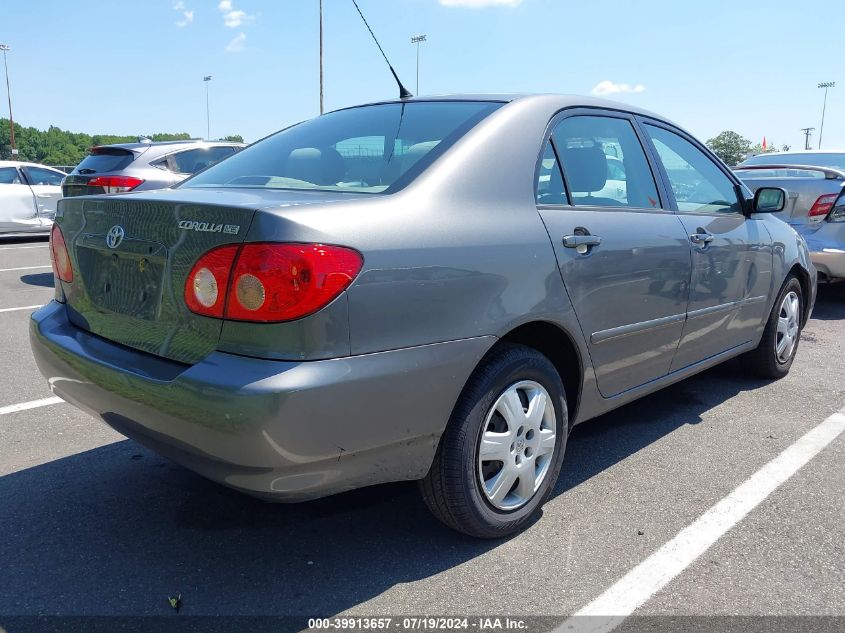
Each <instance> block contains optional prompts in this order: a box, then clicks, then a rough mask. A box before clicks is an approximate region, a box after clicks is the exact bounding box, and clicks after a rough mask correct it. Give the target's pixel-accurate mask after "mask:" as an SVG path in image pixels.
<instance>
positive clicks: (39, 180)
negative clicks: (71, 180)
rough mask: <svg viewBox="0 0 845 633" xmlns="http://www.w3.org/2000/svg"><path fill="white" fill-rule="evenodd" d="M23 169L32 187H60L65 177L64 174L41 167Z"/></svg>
mask: <svg viewBox="0 0 845 633" xmlns="http://www.w3.org/2000/svg"><path fill="white" fill-rule="evenodd" d="M22 169H23V172H24V173H25V174H26V177H27V179H29V184H31V185H53V186H55V187H59V186H61V184H62V180H63V179H64V177H65V175H64V174H60V173H58V172H55V171H53V170H52V169H42V168H41V167H23V168H22Z"/></svg>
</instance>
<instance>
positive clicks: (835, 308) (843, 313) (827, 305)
mask: <svg viewBox="0 0 845 633" xmlns="http://www.w3.org/2000/svg"><path fill="white" fill-rule="evenodd" d="M811 318H813V319H820V320H822V321H838V320H839V319H845V282H839V283H836V284H819V295H818V298H817V299H816V306H815V308H813V315H812V317H811Z"/></svg>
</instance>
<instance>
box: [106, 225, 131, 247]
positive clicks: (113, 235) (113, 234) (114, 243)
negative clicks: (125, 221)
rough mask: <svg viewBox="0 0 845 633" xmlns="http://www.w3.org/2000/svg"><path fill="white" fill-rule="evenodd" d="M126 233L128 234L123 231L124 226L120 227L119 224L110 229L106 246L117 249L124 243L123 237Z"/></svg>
mask: <svg viewBox="0 0 845 633" xmlns="http://www.w3.org/2000/svg"><path fill="white" fill-rule="evenodd" d="M125 233H126V232H125V231H124V230H123V227H122V226H120V225H119V224H115V225H114V226H113V227H111V228H110V229H109V232H108V235H106V245H107V246H108V247H109V248H117V247H118V246H120V243H121V242H122V241H123V236H124V234H125Z"/></svg>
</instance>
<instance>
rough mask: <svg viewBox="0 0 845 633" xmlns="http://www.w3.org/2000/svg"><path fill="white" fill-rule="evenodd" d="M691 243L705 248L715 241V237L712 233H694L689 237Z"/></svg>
mask: <svg viewBox="0 0 845 633" xmlns="http://www.w3.org/2000/svg"><path fill="white" fill-rule="evenodd" d="M689 241H690V242H692V243H693V244H698V245H699V246H703V245H705V244H709V243H710V242H712V241H713V236H712V235H710V233H693V234H692V235H690V236H689Z"/></svg>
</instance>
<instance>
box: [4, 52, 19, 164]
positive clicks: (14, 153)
mask: <svg viewBox="0 0 845 633" xmlns="http://www.w3.org/2000/svg"><path fill="white" fill-rule="evenodd" d="M9 50H11V47H10V46H9V45H8V44H0V51H3V66H4V67H5V69H6V94H7V95H8V96H9V136H10V137H11V142H12V160H17V157H18V150H17V148H16V147H15V119H14V117H13V116H12V91H11V90H10V89H9V64H8V63H6V53H7V52H8V51H9Z"/></svg>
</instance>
